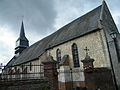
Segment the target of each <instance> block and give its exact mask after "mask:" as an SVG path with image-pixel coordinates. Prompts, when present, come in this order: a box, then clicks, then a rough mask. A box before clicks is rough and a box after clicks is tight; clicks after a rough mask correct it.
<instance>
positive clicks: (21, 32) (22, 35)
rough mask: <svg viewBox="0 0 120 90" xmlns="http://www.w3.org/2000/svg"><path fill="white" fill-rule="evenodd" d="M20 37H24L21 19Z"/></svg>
mask: <svg viewBox="0 0 120 90" xmlns="http://www.w3.org/2000/svg"><path fill="white" fill-rule="evenodd" d="M20 37H25V31H24V24H23V21H22V25H21V30H20Z"/></svg>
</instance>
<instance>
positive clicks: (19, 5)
mask: <svg viewBox="0 0 120 90" xmlns="http://www.w3.org/2000/svg"><path fill="white" fill-rule="evenodd" d="M53 4H54V3H53V0H51V1H50V2H48V0H17V1H16V0H2V1H0V11H1V14H0V20H1V21H0V25H4V24H8V25H10V26H12V28H13V31H14V32H16V31H17V33H18V29H19V28H18V27H20V23H21V17H22V15H24V23H25V25H26V29H27V31H29V32H33V30H34V32H36V33H40V34H47V32H50V31H51V30H53V29H54V28H53V24H54V19H55V17H56V12H55V10H54V7H53V6H54V5H53ZM48 27H49V28H48Z"/></svg>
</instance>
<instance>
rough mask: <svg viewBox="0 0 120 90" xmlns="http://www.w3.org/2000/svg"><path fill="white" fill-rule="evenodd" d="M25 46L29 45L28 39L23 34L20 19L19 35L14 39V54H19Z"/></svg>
mask: <svg viewBox="0 0 120 90" xmlns="http://www.w3.org/2000/svg"><path fill="white" fill-rule="evenodd" d="M27 47H29V41H28V39H27V38H26V36H25V31H24V24H23V21H22V24H21V29H20V36H19V38H18V39H17V40H16V48H15V54H16V55H19V54H21V52H22V51H23V50H24V49H26V48H27Z"/></svg>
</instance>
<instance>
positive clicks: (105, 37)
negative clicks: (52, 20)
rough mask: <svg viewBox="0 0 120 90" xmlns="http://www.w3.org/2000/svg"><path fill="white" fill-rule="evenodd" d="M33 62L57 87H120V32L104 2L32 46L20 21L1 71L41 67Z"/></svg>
mask: <svg viewBox="0 0 120 90" xmlns="http://www.w3.org/2000/svg"><path fill="white" fill-rule="evenodd" d="M23 65H25V66H24V67H23ZM27 65H28V66H30V68H29V67H27ZM32 65H43V68H42V69H41V71H43V72H44V75H43V77H46V76H47V79H48V80H49V81H50V80H51V81H52V80H53V82H52V84H54V85H55V86H54V87H58V88H59V90H71V88H74V89H75V88H84V87H85V88H88V90H120V89H118V88H120V34H119V32H118V29H117V27H116V25H115V23H114V20H113V18H112V16H111V13H110V11H109V9H108V7H107V4H106V2H105V1H103V3H102V5H100V6H98V7H97V8H95V9H93V10H92V11H90V12H88V13H86V14H85V15H83V16H81V17H79V18H77V19H76V20H74V21H72V22H70V23H69V24H67V25H65V26H63V27H62V28H60V29H59V30H57V31H56V32H54V33H52V34H51V35H49V36H47V37H45V38H43V39H41V40H40V41H38V42H36V43H34V44H33V45H31V46H29V41H28V39H27V38H26V36H25V32H24V24H23V22H22V25H21V30H20V36H19V38H18V39H17V41H16V48H15V56H14V57H13V58H12V59H11V60H10V61H9V62H8V64H7V65H6V68H5V70H6V71H4V73H5V72H8V73H9V72H17V71H18V73H21V72H26V73H32V72H33V70H36V71H37V70H39V69H40V68H36V67H33V66H32ZM11 66H12V68H11ZM50 67H51V68H52V69H53V71H51V73H50V72H49V70H50ZM46 69H48V72H46ZM53 73H54V74H53ZM21 77H22V76H21ZM33 77H37V76H33ZM54 77H56V79H55V78H54ZM54 79H55V80H54ZM54 81H55V82H54ZM52 84H51V85H52ZM51 90H57V89H51ZM75 90H77V89H75Z"/></svg>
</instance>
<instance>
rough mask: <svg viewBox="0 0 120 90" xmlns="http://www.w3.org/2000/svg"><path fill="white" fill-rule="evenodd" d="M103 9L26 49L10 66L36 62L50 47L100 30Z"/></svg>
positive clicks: (80, 18)
mask: <svg viewBox="0 0 120 90" xmlns="http://www.w3.org/2000/svg"><path fill="white" fill-rule="evenodd" d="M101 9H102V5H100V6H99V7H97V8H95V9H94V10H92V11H90V12H88V13H87V14H85V15H83V16H81V17H79V18H77V19H76V20H74V21H72V22H71V23H69V24H67V25H65V26H64V27H62V28H61V29H59V30H57V31H56V32H54V33H53V34H51V35H49V36H47V37H45V38H43V39H42V40H40V41H38V42H36V43H35V44H33V45H31V46H30V47H28V48H27V49H25V50H24V51H23V53H21V55H20V56H19V57H18V58H17V59H16V60H15V61H14V62H12V63H10V62H9V63H8V66H9V65H18V64H22V63H25V62H29V61H31V60H34V59H36V58H38V57H39V56H41V55H42V54H43V53H44V52H45V51H46V49H48V48H49V47H54V46H57V45H59V44H62V43H64V42H67V41H69V40H72V39H75V38H77V37H80V36H82V35H85V34H87V33H90V32H93V31H95V30H97V29H99V25H98V24H99V20H100V15H101Z"/></svg>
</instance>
